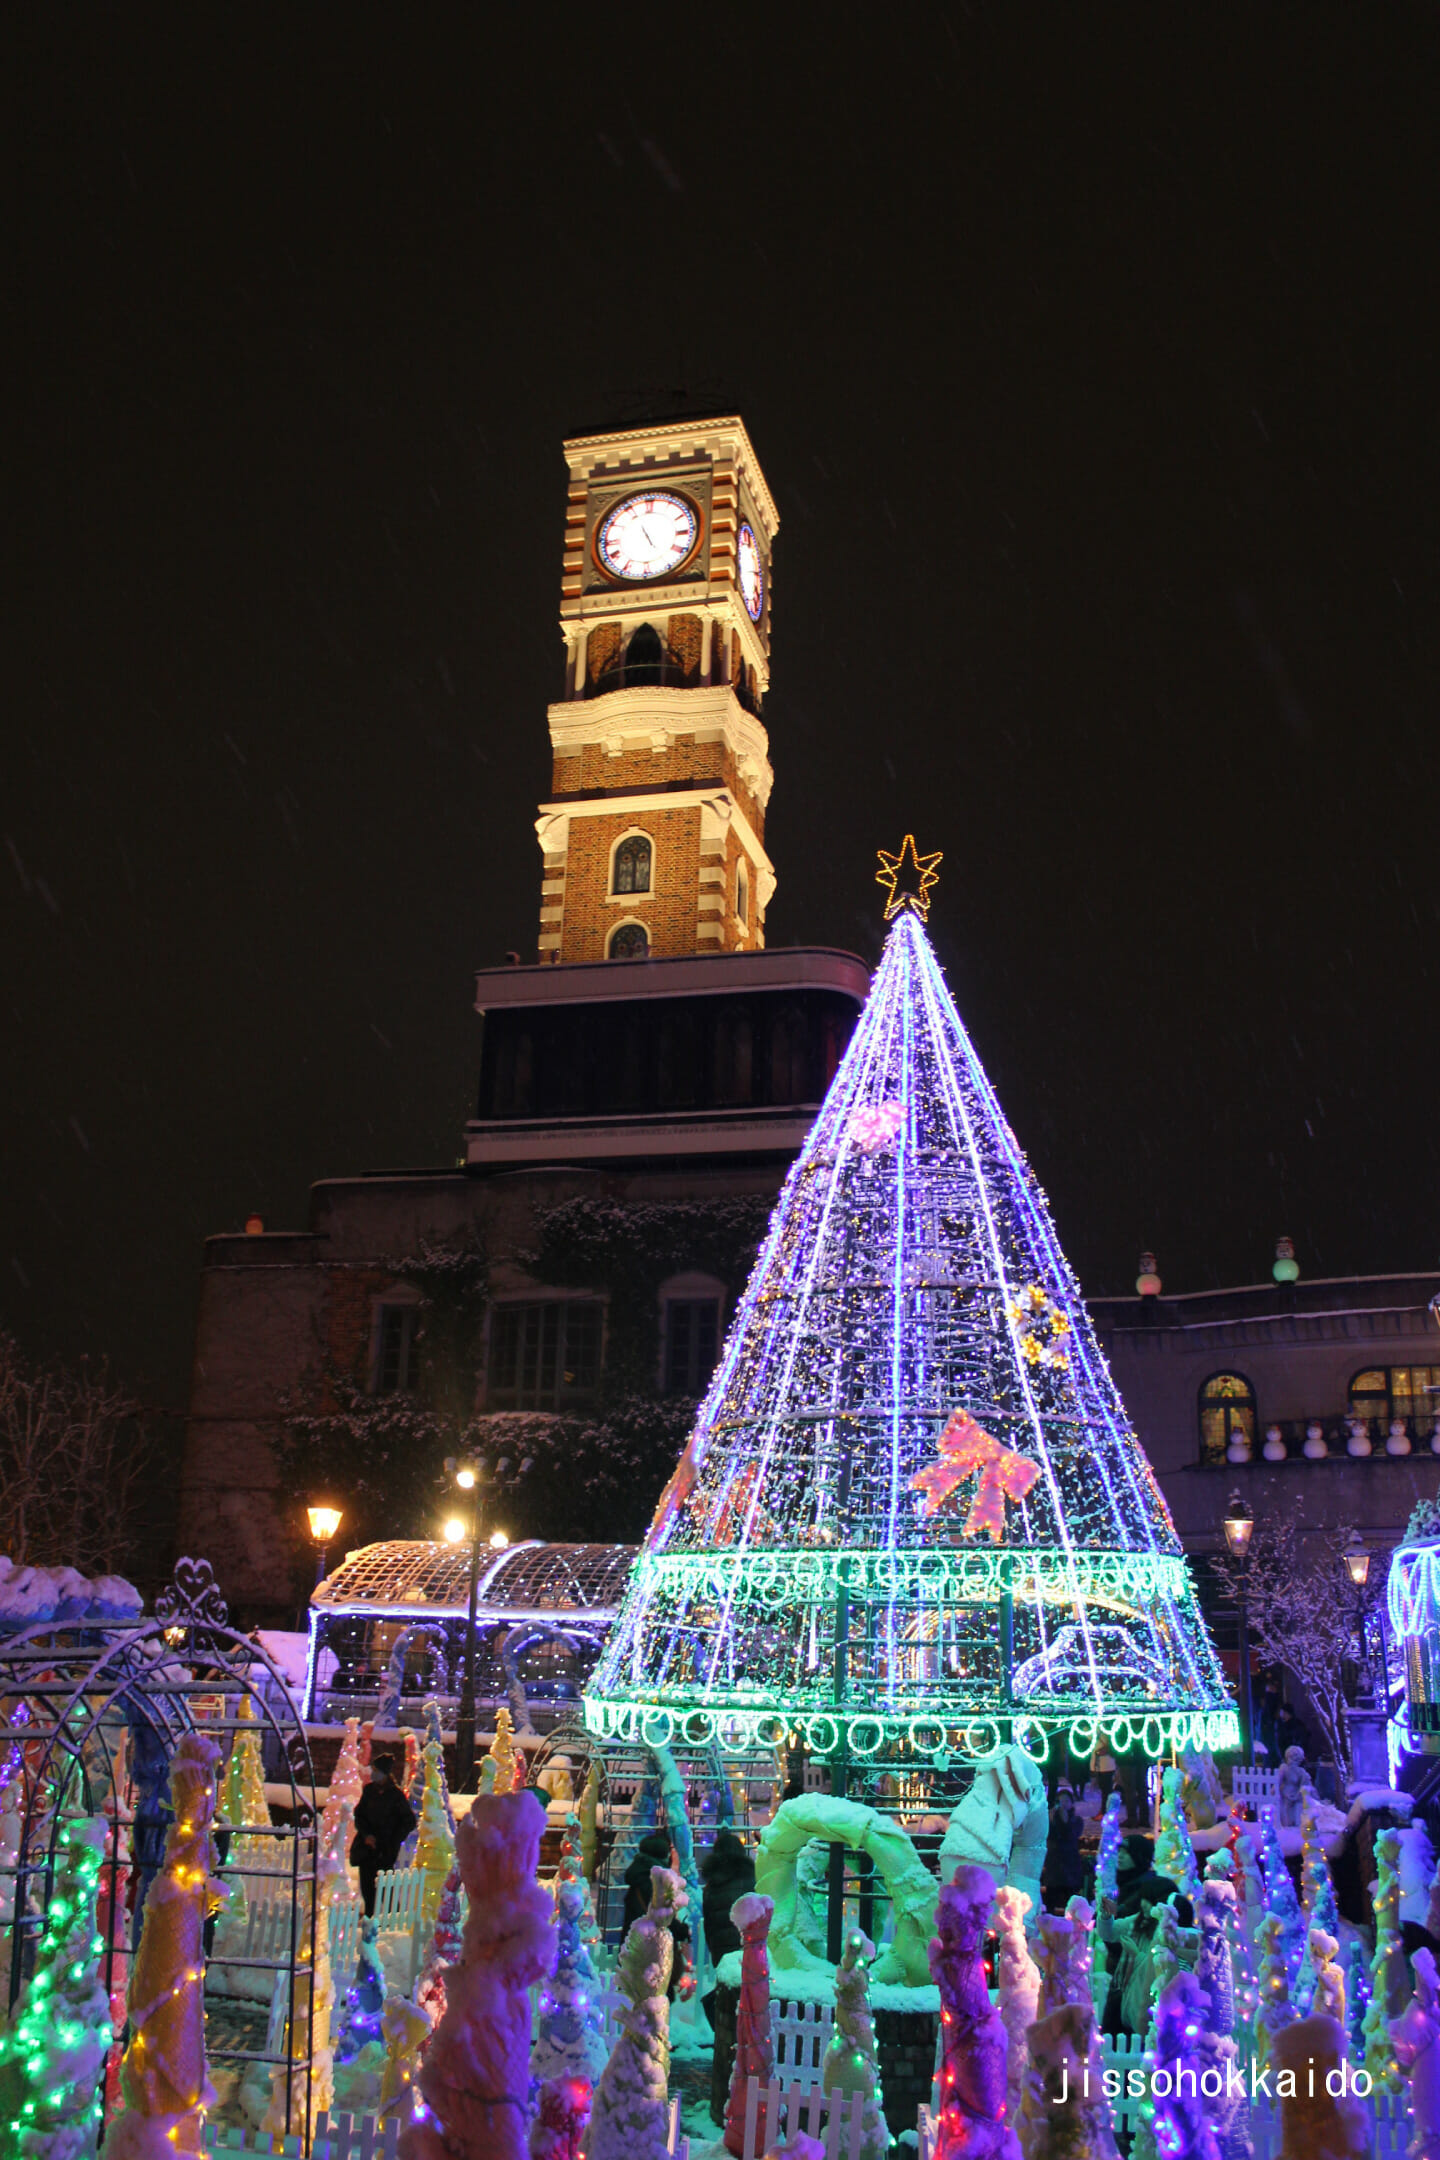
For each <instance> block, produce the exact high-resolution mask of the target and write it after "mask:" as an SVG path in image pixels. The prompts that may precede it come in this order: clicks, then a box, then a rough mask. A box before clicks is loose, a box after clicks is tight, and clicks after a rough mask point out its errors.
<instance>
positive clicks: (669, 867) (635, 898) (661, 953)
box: [560, 803, 700, 962]
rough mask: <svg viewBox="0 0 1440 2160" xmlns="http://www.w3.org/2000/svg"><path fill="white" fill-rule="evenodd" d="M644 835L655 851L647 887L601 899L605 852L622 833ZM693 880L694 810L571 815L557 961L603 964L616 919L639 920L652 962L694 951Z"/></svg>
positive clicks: (606, 875)
mask: <svg viewBox="0 0 1440 2160" xmlns="http://www.w3.org/2000/svg"><path fill="white" fill-rule="evenodd" d="M631 830H633V831H637V832H645V833H648V834H649V835H650V838H651V840H652V841H653V842H654V846H655V857H654V863H653V866H652V876H651V890H650V891H649V892H648V893H628V894H626V896H625V897H624V899H617V900H611V899H609V898H608V897H607V891H608V886H609V879H610V849H611V847H612V846H613V844H614V842H615V841H616V840H617V839H618V838H619V837H620V835H621V833H623V832H627V831H631ZM699 877H700V807H699V805H698V803H697V804H696V805H695V806H694V807H693V808H689V807H687V808H685V809H673V810H655V811H651V812H648V813H642V814H641V815H639V816H635V815H632V814H630V813H628V812H626V813H620V812H617V813H616V814H615V815H614V816H603V817H586V818H575V819H574V820H573V821H572V823H571V826H570V851H569V856H568V858H567V861H566V866H565V924H564V936H563V943H562V945H561V948H560V957H561V959H562V960H563V961H567V962H568V961H583V960H603V959H604V958H605V957H606V947H607V944H608V941H609V936H610V932H611V930H613V928H614V927H615V925H616V924H617V923H619V922H629V921H632V920H633V921H637V922H643V923H644V925H645V927H646V930H647V931H648V932H649V936H650V950H651V951H652V952H653V953H654V954H655V955H656V957H657V958H659V959H671V958H675V957H678V956H680V955H683V954H685V953H693V952H694V951H695V893H696V889H697V887H698V884H699Z"/></svg>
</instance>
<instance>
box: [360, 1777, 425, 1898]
mask: <svg viewBox="0 0 1440 2160" xmlns="http://www.w3.org/2000/svg"><path fill="white" fill-rule="evenodd" d="M414 1828H415V1810H414V1808H412V1807H411V1805H410V1802H409V1801H408V1800H407V1799H406V1797H405V1795H404V1793H403V1792H401V1790H400V1787H399V1786H398V1785H397V1784H396V1783H395V1758H394V1756H393V1755H377V1756H376V1757H375V1759H374V1761H373V1762H372V1763H371V1765H370V1782H369V1784H368V1785H367V1786H366V1787H365V1790H364V1791H363V1792H362V1793H361V1795H360V1798H359V1801H358V1802H357V1803H356V1808H355V1837H354V1841H353V1842H352V1844H351V1847H350V1859H351V1862H352V1864H353V1865H354V1866H355V1867H357V1868H358V1869H359V1870H360V1895H361V1897H362V1898H363V1900H364V1903H365V1910H366V1912H367V1913H373V1912H374V1910H375V1878H376V1876H377V1875H378V1874H379V1873H380V1870H381V1868H393V1867H394V1865H395V1862H396V1861H397V1860H398V1859H399V1857H400V1848H401V1846H402V1845H403V1844H404V1843H405V1840H406V1838H408V1837H409V1835H410V1833H411V1831H412V1830H413V1829H414Z"/></svg>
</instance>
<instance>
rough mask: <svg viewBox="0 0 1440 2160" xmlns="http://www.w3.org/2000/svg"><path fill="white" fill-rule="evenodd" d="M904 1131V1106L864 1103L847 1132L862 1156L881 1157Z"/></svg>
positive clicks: (851, 1120)
mask: <svg viewBox="0 0 1440 2160" xmlns="http://www.w3.org/2000/svg"><path fill="white" fill-rule="evenodd" d="M904 1129H905V1105H904V1103H898V1102H886V1103H866V1104H864V1105H863V1106H862V1107H861V1108H860V1109H859V1110H857V1111H855V1112H854V1114H853V1115H852V1117H851V1119H850V1125H849V1132H850V1138H851V1140H852V1142H853V1143H854V1145H855V1146H856V1147H857V1148H858V1149H859V1151H860V1153H861V1154H862V1155H881V1154H883V1153H884V1151H885V1149H886V1148H888V1147H893V1146H894V1144H895V1142H896V1141H897V1140H898V1139H899V1137H900V1134H901V1133H902V1132H903V1131H904Z"/></svg>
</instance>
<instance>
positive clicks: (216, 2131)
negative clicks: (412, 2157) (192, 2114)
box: [201, 2112, 402, 2160]
mask: <svg viewBox="0 0 1440 2160" xmlns="http://www.w3.org/2000/svg"><path fill="white" fill-rule="evenodd" d="M401 2128H402V2125H401V2123H400V2120H399V2118H398V2116H394V2115H392V2116H391V2117H390V2118H389V2120H388V2121H387V2122H383V2123H381V2122H377V2121H376V2119H375V2117H374V2116H373V2115H333V2116H332V2115H330V2114H329V2113H328V2112H327V2113H322V2114H320V2115H317V2116H316V2118H315V2133H314V2136H313V2137H312V2138H311V2140H310V2160H396V2151H397V2148H398V2146H399V2142H400V2131H401ZM201 2151H202V2152H207V2153H270V2154H281V2155H286V2156H288V2160H301V2156H303V2154H304V2151H305V2141H304V2139H303V2138H302V2137H300V2136H298V2135H295V2136H291V2137H272V2136H271V2135H270V2133H269V2132H268V2131H266V2130H245V2129H241V2128H240V2127H239V2126H238V2125H237V2124H235V2123H211V2122H207V2123H206V2125H205V2129H204V2133H203V2136H202V2139H201Z"/></svg>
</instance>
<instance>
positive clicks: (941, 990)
mask: <svg viewBox="0 0 1440 2160" xmlns="http://www.w3.org/2000/svg"><path fill="white" fill-rule="evenodd" d="M882 1110H883V1111H884V1113H885V1115H884V1116H883V1117H876V1116H875V1115H873V1113H875V1112H879V1111H882ZM966 1466H968V1467H966ZM942 1487H944V1488H945V1490H944V1491H943V1492H942ZM585 1701H586V1719H587V1723H588V1725H589V1727H590V1729H591V1730H592V1731H593V1732H595V1733H597V1734H599V1735H601V1736H605V1737H613V1738H618V1739H621V1740H624V1741H625V1742H627V1743H630V1744H640V1745H645V1746H651V1747H656V1746H659V1747H663V1746H665V1745H667V1744H669V1743H670V1742H671V1741H672V1739H675V1738H680V1739H683V1740H684V1742H685V1744H686V1745H688V1746H695V1745H699V1744H702V1743H704V1742H707V1741H708V1740H710V1739H714V1740H716V1741H718V1743H719V1745H720V1747H721V1749H722V1750H725V1749H735V1750H740V1749H761V1748H768V1747H773V1746H775V1745H776V1744H778V1743H779V1742H780V1741H781V1740H782V1739H783V1736H784V1735H785V1734H786V1733H787V1732H789V1731H799V1732H800V1734H801V1735H802V1736H803V1739H804V1741H805V1744H806V1746H807V1747H808V1749H809V1751H810V1753H811V1755H812V1756H814V1757H818V1758H821V1759H824V1760H825V1761H827V1762H828V1763H829V1765H830V1768H831V1773H832V1788H831V1789H832V1792H835V1793H836V1794H837V1796H838V1795H839V1794H840V1793H841V1792H842V1791H844V1790H845V1789H847V1788H848V1789H850V1790H852V1791H853V1790H857V1789H858V1790H859V1791H861V1792H862V1793H863V1794H864V1795H865V1796H866V1797H869V1796H870V1794H871V1793H872V1792H876V1793H877V1794H878V1786H879V1781H880V1780H881V1779H882V1778H883V1777H885V1776H886V1774H887V1773H889V1774H893V1775H896V1776H903V1777H904V1779H905V1780H906V1783H907V1788H908V1790H909V1792H910V1793H911V1794H913V1793H914V1792H915V1788H916V1785H917V1783H919V1784H921V1785H923V1784H924V1783H925V1782H926V1781H927V1780H928V1781H930V1782H931V1783H933V1782H934V1781H935V1780H936V1779H937V1778H939V1777H944V1776H946V1775H947V1774H948V1773H949V1772H950V1771H951V1769H952V1768H955V1767H958V1766H963V1765H967V1764H974V1763H977V1762H986V1761H991V1760H994V1759H995V1758H996V1757H997V1756H998V1755H999V1753H1000V1752H1001V1750H1002V1749H1003V1748H1004V1747H1005V1746H1006V1745H1007V1743H1009V1742H1010V1741H1011V1740H1012V1739H1014V1740H1016V1741H1018V1742H1019V1743H1020V1744H1021V1745H1022V1746H1025V1747H1028V1748H1029V1749H1030V1751H1031V1752H1032V1753H1033V1754H1035V1755H1037V1756H1038V1755H1039V1754H1041V1753H1042V1752H1043V1743H1044V1742H1045V1740H1046V1737H1047V1735H1049V1734H1060V1735H1063V1736H1064V1737H1065V1738H1066V1739H1067V1740H1068V1743H1069V1745H1070V1747H1071V1748H1072V1751H1074V1752H1077V1753H1078V1754H1080V1755H1082V1756H1084V1757H1087V1758H1088V1756H1089V1755H1090V1754H1091V1753H1092V1752H1093V1751H1094V1748H1095V1745H1096V1743H1097V1741H1099V1740H1101V1739H1103V1740H1104V1741H1105V1742H1106V1744H1107V1745H1109V1746H1110V1747H1112V1748H1115V1749H1117V1750H1118V1751H1122V1752H1123V1751H1125V1750H1128V1749H1129V1748H1131V1747H1132V1746H1133V1745H1135V1744H1136V1743H1137V1742H1138V1743H1140V1744H1142V1745H1143V1746H1144V1747H1145V1749H1146V1750H1147V1751H1148V1752H1149V1754H1150V1755H1151V1756H1152V1757H1158V1756H1159V1755H1161V1754H1162V1753H1168V1752H1169V1750H1170V1748H1171V1747H1172V1746H1174V1747H1184V1746H1191V1747H1199V1746H1208V1747H1211V1748H1225V1747H1233V1746H1235V1745H1236V1744H1237V1741H1238V1725H1237V1721H1236V1718H1235V1713H1234V1710H1233V1708H1232V1706H1231V1704H1230V1701H1229V1698H1228V1695H1227V1692H1226V1688H1225V1683H1224V1680H1223V1678H1222V1676H1221V1672H1220V1668H1219V1664H1218V1662H1217V1659H1216V1656H1215V1652H1214V1650H1213V1648H1212V1645H1211V1643H1210V1640H1209V1637H1208V1635H1207V1634H1206V1631H1205V1628H1204V1625H1203V1623H1202V1621H1201V1619H1200V1616H1199V1613H1198V1610H1197V1607H1196V1603H1195V1598H1194V1593H1193V1589H1192V1585H1191V1580H1190V1575H1189V1570H1188V1568H1187V1565H1186V1562H1185V1558H1184V1555H1183V1553H1182V1551H1181V1547H1180V1543H1179V1540H1178V1538H1177V1537H1176V1535H1175V1530H1174V1527H1173V1524H1172V1522H1171V1519H1170V1514H1169V1510H1168V1508H1167V1506H1166V1504H1165V1501H1164V1499H1163V1497H1162V1495H1161V1493H1160V1489H1159V1486H1158V1485H1157V1483H1156V1480H1155V1477H1154V1474H1153V1472H1152V1471H1151V1468H1150V1465H1149V1463H1148V1462H1147V1460H1146V1458H1145V1455H1144V1453H1143V1452H1142V1450H1141V1448H1140V1445H1139V1442H1138V1441H1137V1439H1136V1438H1135V1434H1134V1432H1133V1430H1132V1428H1131V1425H1130V1421H1129V1419H1128V1418H1127V1416H1126V1414H1125V1410H1124V1407H1123V1405H1122V1403H1121V1401H1120V1398H1119V1396H1118V1394H1117V1393H1116V1390H1115V1386H1114V1383H1113V1381H1112V1380H1111V1378H1110V1374H1109V1371H1108V1369H1107V1367H1106V1364H1105V1361H1104V1359H1103V1357H1102V1356H1101V1354H1100V1351H1099V1349H1098V1346H1097V1344H1096V1341H1095V1336H1094V1332H1093V1329H1092V1327H1091V1323H1090V1319H1089V1316H1088V1314H1087V1311H1086V1308H1085V1304H1084V1301H1083V1299H1082V1297H1081V1294H1080V1290H1079V1287H1078V1285H1077V1284H1076V1282H1075V1279H1074V1277H1073V1276H1072V1274H1071V1272H1070V1270H1069V1267H1068V1266H1067V1264H1066V1262H1065V1259H1064V1256H1063V1255H1062V1253H1061V1251H1060V1247H1059V1244H1058V1241H1057V1239H1056V1236H1055V1231H1054V1228H1053V1226H1052V1224H1051V1221H1050V1217H1049V1213H1048V1210H1047V1208H1046V1204H1045V1200H1044V1197H1043V1195H1042V1194H1041V1192H1040V1189H1039V1187H1038V1185H1037V1184H1036V1182H1035V1179H1034V1177H1033V1175H1032V1174H1031V1172H1030V1169H1029V1167H1028V1165H1027V1164H1026V1161H1025V1158H1024V1156H1023V1155H1022V1154H1021V1152H1020V1149H1019V1146H1018V1144H1017V1143H1016V1140H1015V1138H1014V1136H1013V1134H1012V1133H1011V1131H1010V1128H1009V1126H1008V1125H1007V1123H1006V1121H1005V1118H1004V1115H1003V1113H1002V1111H1001V1109H1000V1106H999V1104H998V1102H997V1101H996V1099H995V1096H994V1093H993V1092H992V1090H991V1087H990V1084H989V1082H988V1080H987V1079H986V1077H985V1074H984V1072H983V1071H982V1069H981V1066H980V1063H979V1060H978V1059H977V1057H976V1055H975V1052H974V1050H973V1049H972V1047H971V1045H970V1042H969V1039H968V1037H967V1036H966V1034H965V1031H964V1028H963V1026H962V1025H961V1022H960V1018H959V1015H958V1014H957V1012H956V1010H955V1007H954V1005H953V1003H952V1002H951V999H950V995H949V992H948V990H947V989H946V986H945V982H944V979H943V977H942V975H941V973H940V969H939V966H938V964H937V963H936V960H935V956H934V954H933V952H932V950H931V948H930V945H929V942H928V939H927V937H926V934H925V931H924V929H923V928H922V926H921V923H920V921H919V919H918V917H917V915H916V914H915V913H914V912H913V910H907V911H905V912H902V913H901V914H899V915H898V917H897V918H896V920H895V923H894V927H893V929H892V930H891V932H890V935H889V938H888V941H887V943H886V946H885V951H884V955H883V957H882V959H881V962H880V965H879V967H878V969H877V971H876V974H875V978H874V983H873V986H872V989H871V993H870V997H869V1000H868V1002H867V1004H866V1007H865V1010H864V1012H863V1013H862V1014H861V1017H860V1020H859V1023H858V1024H857V1026H856V1029H855V1033H854V1035H853V1036H852V1038H851V1041H850V1045H849V1048H848V1049H847V1051H846V1053H845V1056H844V1058H843V1059H842V1061H841V1064H840V1067H839V1070H838V1072H837V1073H836V1076H835V1079H834V1081H833V1083H832V1084H831V1087H830V1090H829V1093H828V1095H827V1096H826V1099H825V1103H824V1105H823V1107H822V1108H821V1111H820V1114H819V1116H818V1117H817V1119H816V1121H815V1124H814V1126H813V1128H812V1130H811V1132H810V1136H809V1138H808V1140H807V1141H806V1144H805V1147H804V1150H803V1152H802V1154H801V1156H800V1158H799V1160H798V1162H797V1163H796V1164H795V1165H794V1167H793V1168H792V1170H791V1171H790V1174H789V1176H788V1178H787V1179H786V1183H785V1187H784V1190H783V1192H782V1193H781V1196H780V1199H779V1201H778V1203H777V1205H776V1208H775V1211H774V1214H773V1215H772V1217H771V1222H770V1227H769V1230H768V1232H767V1234H766V1237H765V1240H764V1243H763V1245H762V1247H761V1250H760V1254H759V1257H758V1259H757V1262H756V1265H755V1268H754V1271H753V1273H752V1275H751V1278H750V1281H749V1284H748V1286H747V1288H746V1290H745V1293H744V1295H743V1297H742V1298H741V1300H740V1303H739V1306H738V1308H737V1311H736V1314H735V1319H734V1322H733V1324H732V1326H731V1329H730V1332H729V1335H728V1337H727V1340H726V1344H725V1348H724V1351H723V1354H722V1356H721V1358H720V1361H719V1364H718V1365H717V1367H716V1370H715V1375H714V1378H713V1380H712V1382H711V1385H710V1388H709V1391H708V1393H707V1395H706V1397H705V1400H704V1402H703V1403H702V1404H701V1406H700V1409H699V1412H698V1414H697V1419H696V1423H695V1426H694V1429H693V1431H692V1432H691V1435H690V1438H689V1440H688V1442H687V1444H686V1447H685V1450H684V1453H683V1455H682V1457H681V1459H680V1463H679V1465H678V1467H677V1468H676V1470H675V1473H674V1475H673V1476H672V1478H671V1479H670V1482H669V1484H668V1485H667V1486H666V1488H665V1491H664V1493H663V1494H662V1495H661V1498H660V1501H659V1504H658V1506H657V1508H656V1510H655V1515H654V1520H653V1522H652V1524H651V1528H650V1531H649V1533H648V1536H647V1538H646V1541H645V1545H644V1548H643V1550H642V1552H641V1554H640V1557H639V1559H638V1561H637V1563H636V1566H635V1569H634V1571H633V1573H632V1575H631V1578H630V1582H629V1585H628V1588H627V1592H626V1597H625V1602H624V1606H623V1609H622V1612H621V1615H620V1618H619V1619H618V1621H617V1623H616V1625H615V1627H614V1629H613V1630H612V1632H611V1634H610V1636H609V1639H608V1642H607V1645H606V1648H605V1651H604V1653H603V1655H602V1657H601V1660H600V1662H599V1664H598V1666H597V1667H596V1670H595V1673H594V1674H593V1676H592V1678H591V1680H590V1682H589V1684H588V1687H587V1690H586V1698H585ZM869 1781H873V1782H869Z"/></svg>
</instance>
